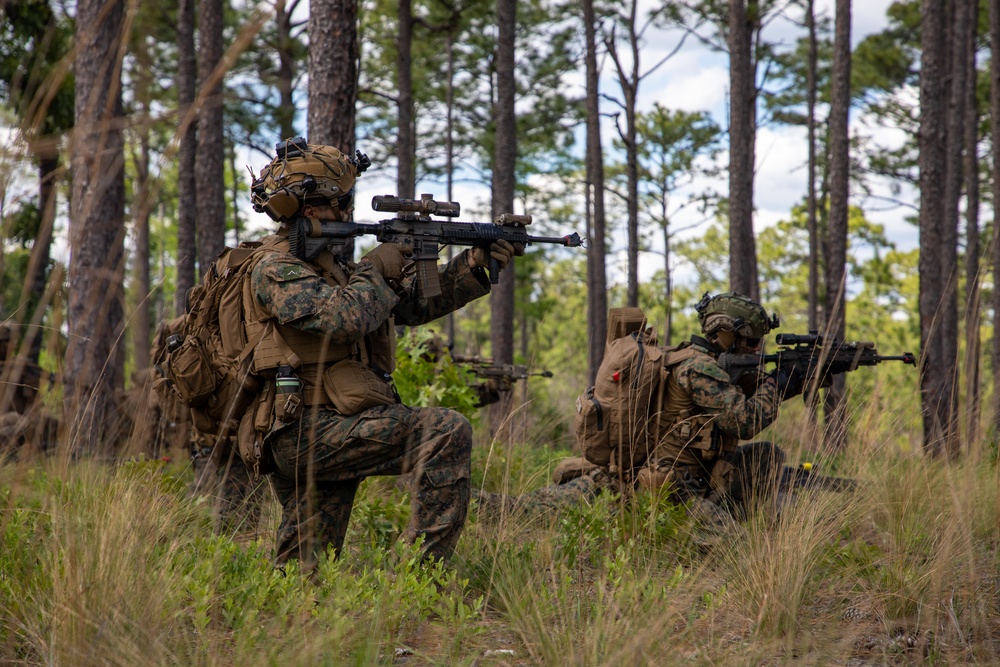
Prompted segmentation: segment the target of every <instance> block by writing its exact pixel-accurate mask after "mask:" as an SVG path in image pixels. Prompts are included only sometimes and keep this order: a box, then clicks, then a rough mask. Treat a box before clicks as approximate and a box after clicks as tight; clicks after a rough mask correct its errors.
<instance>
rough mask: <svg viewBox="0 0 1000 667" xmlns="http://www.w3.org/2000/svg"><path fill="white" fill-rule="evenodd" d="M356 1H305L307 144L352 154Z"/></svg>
mask: <svg viewBox="0 0 1000 667" xmlns="http://www.w3.org/2000/svg"><path fill="white" fill-rule="evenodd" d="M357 23H358V3H357V0H310V2H309V141H311V142H312V143H315V144H323V145H326V146H334V147H336V148H337V149H339V150H340V151H341V152H342V153H345V154H347V155H353V154H354V144H355V141H356V139H355V136H354V131H355V130H354V123H355V106H356V104H357V100H358V59H359V57H360V56H359V51H358V25H357Z"/></svg>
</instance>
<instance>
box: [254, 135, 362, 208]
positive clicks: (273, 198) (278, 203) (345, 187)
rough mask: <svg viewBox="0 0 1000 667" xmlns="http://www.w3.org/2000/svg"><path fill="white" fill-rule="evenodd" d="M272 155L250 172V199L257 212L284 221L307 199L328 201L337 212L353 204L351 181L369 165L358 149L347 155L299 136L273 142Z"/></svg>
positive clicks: (352, 182)
mask: <svg viewBox="0 0 1000 667" xmlns="http://www.w3.org/2000/svg"><path fill="white" fill-rule="evenodd" d="M274 150H275V153H276V157H275V158H274V159H273V160H271V162H269V163H268V165H267V166H266V167H264V169H262V170H261V172H260V177H256V176H254V175H253V172H252V171H251V177H253V183H252V185H251V187H250V201H251V202H253V208H254V210H255V211H257V212H258V213H267V214H268V215H269V216H271V218H272V219H273V220H276V221H278V222H287V221H289V220H291V219H292V218H294V217H295V216H296V215H298V213H299V212H300V211H301V210H302V205H303V204H305V203H308V202H310V201H315V202H321V203H323V204H329V205H331V206H333V207H334V208H336V209H337V210H338V212H339V213H341V214H343V213H348V212H350V210H351V209H353V207H354V183H355V182H356V181H357V180H358V176H359V175H361V173H362V172H363V171H365V170H366V169H368V167H370V166H371V160H369V159H368V156H367V155H363V154H362V153H361V151H357V154H356V157H347V156H346V155H344V154H343V153H341V152H340V151H339V150H338V149H336V148H334V147H333V146H321V145H310V144H308V143H306V140H305V139H303V138H302V137H295V138H292V139H286V140H284V141H281V142H279V143H277V144H275V147H274Z"/></svg>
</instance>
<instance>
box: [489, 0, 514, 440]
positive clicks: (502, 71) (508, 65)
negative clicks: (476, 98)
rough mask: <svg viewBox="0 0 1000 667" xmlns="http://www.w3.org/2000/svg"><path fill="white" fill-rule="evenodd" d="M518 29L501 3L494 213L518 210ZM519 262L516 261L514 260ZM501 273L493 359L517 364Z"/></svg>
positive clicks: (496, 408) (507, 283)
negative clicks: (516, 180)
mask: <svg viewBox="0 0 1000 667" xmlns="http://www.w3.org/2000/svg"><path fill="white" fill-rule="evenodd" d="M516 26H517V0H497V27H498V33H499V34H498V37H497V54H496V73H497V100H496V103H495V104H494V106H493V117H494V121H495V123H496V137H495V141H494V144H495V149H494V151H495V152H494V156H493V201H492V214H493V217H496V216H497V215H499V214H501V213H504V212H508V211H513V210H514V168H515V161H516V159H517V118H516V116H515V114H514V98H515V95H516V89H515V78H514V39H515V29H516ZM513 261H516V260H513ZM513 261H512V262H511V264H510V266H508V267H507V268H506V269H505V270H504V271H503V273H501V274H500V283H499V284H498V285H494V286H493V292H492V293H491V295H490V305H491V309H492V318H491V322H490V341H491V343H492V347H493V360H494V362H496V363H498V364H510V363H513V361H514V265H513ZM510 394H511V392H504V393H503V394H502V396H503V397H502V398H501V400H500V401H499V402H497V403H494V404H492V405H491V406H490V429H491V430H492V432H493V433H497V432H498V431H499V430H500V426H501V424H502V423H503V421H504V420H505V419H506V417H507V415H508V414H509V412H510V407H511V405H510V403H511V400H510V399H511V396H510Z"/></svg>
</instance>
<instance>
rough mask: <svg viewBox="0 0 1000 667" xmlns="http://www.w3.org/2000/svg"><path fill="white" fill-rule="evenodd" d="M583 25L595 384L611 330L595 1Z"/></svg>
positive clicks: (586, 7) (586, 8) (587, 6)
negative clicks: (609, 327) (585, 64)
mask: <svg viewBox="0 0 1000 667" xmlns="http://www.w3.org/2000/svg"><path fill="white" fill-rule="evenodd" d="M582 6H583V25H584V32H585V34H586V40H587V54H586V63H587V101H586V105H587V184H586V188H587V194H588V198H589V200H590V206H588V209H587V212H588V216H587V217H588V220H589V221H590V225H589V227H590V228H589V230H588V236H589V237H590V239H589V240H590V244H589V246H588V248H587V333H588V336H589V340H588V349H589V355H588V361H589V367H588V373H587V377H588V383H589V384H593V382H594V378H595V377H597V369H598V368H599V367H600V365H601V361H602V360H603V359H604V343H605V339H606V337H607V332H608V278H607V268H606V261H607V249H606V247H605V234H606V230H605V226H606V221H605V218H604V153H603V151H602V149H601V115H600V114H601V107H600V97H599V84H598V81H599V76H600V72H599V71H598V67H597V36H596V28H595V26H596V23H597V21H596V18H595V16H594V2H593V0H583V2H582Z"/></svg>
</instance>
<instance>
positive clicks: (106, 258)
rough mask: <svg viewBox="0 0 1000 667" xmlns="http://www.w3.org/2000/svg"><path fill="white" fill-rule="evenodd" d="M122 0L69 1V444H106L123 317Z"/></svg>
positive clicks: (107, 449) (96, 449)
mask: <svg viewBox="0 0 1000 667" xmlns="http://www.w3.org/2000/svg"><path fill="white" fill-rule="evenodd" d="M124 14H125V3H124V1H123V0H81V1H80V2H78V3H77V21H76V44H77V48H78V51H77V55H76V62H75V68H74V72H75V77H76V98H75V109H76V110H75V131H74V136H73V141H72V145H71V149H70V150H71V155H72V169H73V188H72V190H73V193H72V199H71V211H70V230H69V232H70V233H69V237H70V265H69V284H70V285H71V289H70V292H69V302H68V308H67V314H68V327H69V328H68V346H67V350H66V366H65V374H64V376H63V385H64V392H65V393H64V420H63V425H64V427H65V428H68V429H69V431H68V435H69V437H68V438H66V439H63V438H61V439H60V440H61V441H62V442H66V443H69V446H70V448H71V450H73V451H83V452H89V453H102V454H111V453H112V449H111V448H112V446H113V444H112V443H110V442H107V441H106V440H105V437H104V435H105V431H106V428H107V425H108V423H109V421H110V417H111V415H112V411H113V409H114V408H113V397H114V395H115V391H116V389H118V388H120V387H119V386H116V379H117V378H119V377H121V376H122V375H123V373H122V367H123V354H122V350H121V347H120V346H118V345H117V341H118V340H119V338H120V335H121V331H122V323H123V317H122V313H123V304H122V302H123V298H124V288H123V270H124V269H123V257H124V236H125V164H124V141H123V136H122V129H121V128H122V123H123V118H122V90H121V67H122V56H123V54H124V51H125V48H124V45H123V43H122V40H123V39H124V38H123V35H126V34H128V30H129V28H128V27H126V26H125V23H124Z"/></svg>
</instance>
